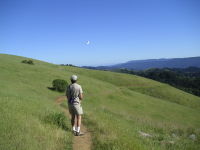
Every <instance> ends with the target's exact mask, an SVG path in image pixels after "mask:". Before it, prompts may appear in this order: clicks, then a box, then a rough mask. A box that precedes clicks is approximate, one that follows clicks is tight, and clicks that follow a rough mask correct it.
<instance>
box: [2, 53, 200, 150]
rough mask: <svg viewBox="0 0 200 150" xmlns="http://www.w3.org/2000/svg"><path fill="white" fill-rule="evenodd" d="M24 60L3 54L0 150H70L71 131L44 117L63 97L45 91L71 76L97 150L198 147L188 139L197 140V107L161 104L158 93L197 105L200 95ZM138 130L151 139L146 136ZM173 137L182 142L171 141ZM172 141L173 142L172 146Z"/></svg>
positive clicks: (114, 75)
mask: <svg viewBox="0 0 200 150" xmlns="http://www.w3.org/2000/svg"><path fill="white" fill-rule="evenodd" d="M24 59H25V58H23V57H17V56H10V55H0V70H1V73H0V85H1V90H0V119H1V124H0V146H1V147H0V149H15V147H16V146H18V149H64V147H66V145H68V148H70V142H71V134H70V132H69V131H63V130H61V129H60V128H56V127H54V126H51V125H48V124H46V123H44V122H43V118H44V117H45V116H46V114H49V112H52V111H53V112H60V111H61V110H60V108H59V107H58V106H56V105H55V103H54V98H55V97H56V96H58V95H63V93H57V92H54V91H51V90H49V89H48V88H47V87H49V86H51V82H52V80H53V79H57V78H60V79H66V80H68V82H69V77H70V76H71V75H72V74H77V75H78V76H79V79H80V80H79V83H80V84H81V85H82V87H83V90H84V101H83V103H82V105H83V108H84V112H85V114H84V116H83V118H84V120H83V121H84V123H85V124H86V125H87V127H89V128H90V130H91V131H92V136H93V144H94V145H93V147H94V149H95V150H98V149H99V150H103V149H105V150H108V149H127V150H128V149H130V150H132V149H136V150H137V149H145V150H149V149H159V150H161V149H181V150H183V149H196V150H197V149H199V144H198V143H195V142H193V141H192V140H190V139H188V134H191V133H195V135H197V137H199V127H200V120H199V119H198V118H199V113H200V111H199V109H196V108H198V107H195V109H194V108H193V105H188V103H182V105H180V104H177V103H174V101H173V102H170V101H168V99H165V100H163V98H162V93H161V92H160V91H159V90H162V88H163V87H167V88H168V89H170V90H169V91H166V90H164V91H166V93H164V94H165V95H164V96H165V98H166V95H172V94H173V93H172V94H171V93H170V92H172V91H174V90H175V93H176V94H177V95H178V94H179V95H180V97H178V96H177V97H178V101H179V100H181V99H184V96H185V95H186V96H188V98H189V99H190V101H192V102H193V100H194V99H196V101H195V100H194V103H195V104H196V106H198V105H199V101H197V100H199V98H198V97H193V96H192V95H190V94H187V93H185V92H182V91H180V90H176V89H174V88H172V87H170V86H167V85H165V84H160V83H159V82H154V81H152V80H148V79H145V78H140V77H137V76H132V75H126V74H119V73H112V72H106V71H93V70H87V69H82V68H76V67H63V66H62V67H61V66H57V65H53V64H49V63H45V62H41V61H36V60H34V62H35V65H27V64H22V63H21V61H22V60H24ZM129 85H130V86H129ZM142 85H143V86H142ZM141 87H144V88H147V89H154V90H156V88H155V87H157V88H158V87H160V88H158V90H156V91H155V92H157V93H158V96H157V98H155V97H154V96H149V95H150V94H148V93H147V94H146V92H142V90H141V89H140V88H141ZM132 88H134V89H132ZM136 89H137V90H136ZM138 89H139V90H138ZM159 93H161V96H160V98H158V97H159ZM182 95H183V96H182ZM190 96H191V97H190ZM170 98H171V97H170ZM174 100H177V99H176V97H174ZM63 106H66V103H64V104H63ZM68 121H69V120H68ZM68 127H69V128H70V125H69V124H68ZM22 131H24V132H22ZM139 131H143V132H147V133H149V134H151V135H152V136H153V138H143V137H141V136H140V135H139V134H138V132H139ZM172 133H175V134H176V136H177V137H178V138H176V137H172V136H171V134H172ZM8 135H9V136H8ZM177 139H179V140H177ZM21 141H23V142H21ZM168 141H174V144H173V145H170V146H169V143H168Z"/></svg>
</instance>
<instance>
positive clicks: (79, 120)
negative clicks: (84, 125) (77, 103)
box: [76, 115, 81, 132]
mask: <svg viewBox="0 0 200 150" xmlns="http://www.w3.org/2000/svg"><path fill="white" fill-rule="evenodd" d="M76 117H77V132H80V127H81V115H77V116H76Z"/></svg>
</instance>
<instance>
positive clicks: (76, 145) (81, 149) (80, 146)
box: [55, 96, 92, 150]
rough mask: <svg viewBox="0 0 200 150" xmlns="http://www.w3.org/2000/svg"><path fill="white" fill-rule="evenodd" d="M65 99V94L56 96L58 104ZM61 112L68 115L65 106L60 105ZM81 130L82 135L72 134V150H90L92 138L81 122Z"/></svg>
mask: <svg viewBox="0 0 200 150" xmlns="http://www.w3.org/2000/svg"><path fill="white" fill-rule="evenodd" d="M65 99H66V97H65V96H59V97H57V98H56V100H55V101H56V103H57V104H58V105H60V104H61V103H62V102H63V101H64V100H65ZM61 108H62V110H63V112H64V113H65V115H66V117H68V118H69V117H70V114H69V111H68V109H67V108H66V109H65V108H63V107H61ZM81 132H83V133H84V135H82V136H74V138H73V150H91V145H92V138H91V133H90V132H89V131H88V129H87V128H86V127H85V126H84V125H83V123H82V124H81Z"/></svg>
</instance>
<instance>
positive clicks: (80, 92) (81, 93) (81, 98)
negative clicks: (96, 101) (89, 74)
mask: <svg viewBox="0 0 200 150" xmlns="http://www.w3.org/2000/svg"><path fill="white" fill-rule="evenodd" d="M78 97H79V99H80V100H83V90H82V87H81V86H80V91H79V96H78Z"/></svg>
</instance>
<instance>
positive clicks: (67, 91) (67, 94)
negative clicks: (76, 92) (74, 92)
mask: <svg viewBox="0 0 200 150" xmlns="http://www.w3.org/2000/svg"><path fill="white" fill-rule="evenodd" d="M69 95H70V94H69V86H68V87H67V89H66V97H67V100H68V101H69V99H70V97H69Z"/></svg>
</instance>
